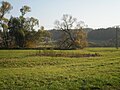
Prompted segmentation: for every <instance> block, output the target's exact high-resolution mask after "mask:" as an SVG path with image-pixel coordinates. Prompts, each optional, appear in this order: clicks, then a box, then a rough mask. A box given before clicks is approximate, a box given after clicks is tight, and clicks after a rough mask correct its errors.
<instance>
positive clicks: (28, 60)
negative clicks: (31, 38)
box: [0, 48, 120, 90]
mask: <svg viewBox="0 0 120 90" xmlns="http://www.w3.org/2000/svg"><path fill="white" fill-rule="evenodd" d="M38 52H43V51H39V50H0V90H120V50H119V49H118V50H116V49H115V48H86V49H83V50H63V51H62V50H61V51H60V50H54V51H51V52H53V54H54V53H55V52H59V53H63V54H67V53H71V54H83V53H84V54H94V53H98V54H100V56H95V57H54V56H52V57H50V56H41V55H40V56H39V55H36V54H37V53H38ZM45 52H46V53H47V52H50V50H49V51H47V50H46V51H45Z"/></svg>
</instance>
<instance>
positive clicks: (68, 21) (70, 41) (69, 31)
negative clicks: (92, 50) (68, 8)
mask: <svg viewBox="0 0 120 90" xmlns="http://www.w3.org/2000/svg"><path fill="white" fill-rule="evenodd" d="M84 26H85V24H84V22H77V19H76V18H73V17H72V16H71V15H68V14H65V15H63V17H62V21H61V22H60V21H58V20H57V21H56V22H55V28H56V29H57V30H62V31H63V36H62V39H61V40H60V42H59V47H60V48H62V49H72V48H84V47H85V46H86V45H87V43H86V34H85V33H84V32H83V27H84ZM83 43H84V44H83Z"/></svg>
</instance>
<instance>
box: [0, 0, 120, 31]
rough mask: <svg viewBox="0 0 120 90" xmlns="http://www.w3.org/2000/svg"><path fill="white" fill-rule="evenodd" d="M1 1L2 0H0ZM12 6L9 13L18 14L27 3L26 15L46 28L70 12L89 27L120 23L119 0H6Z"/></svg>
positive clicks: (49, 27) (52, 25)
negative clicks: (27, 10) (27, 11)
mask: <svg viewBox="0 0 120 90" xmlns="http://www.w3.org/2000/svg"><path fill="white" fill-rule="evenodd" d="M0 1H2V0H0ZM4 1H5V0H4ZM6 1H8V2H10V3H11V4H12V6H13V10H12V11H11V13H10V14H9V16H10V15H13V16H19V15H20V12H19V9H20V8H21V7H22V6H24V5H28V6H30V7H31V10H32V11H31V12H30V13H28V14H27V15H26V17H27V16H33V17H35V18H37V19H39V20H40V25H43V26H45V28H46V29H52V28H54V21H55V20H56V19H61V17H62V15H63V14H70V15H72V16H73V17H75V18H77V19H78V21H84V22H85V23H86V24H87V25H88V27H90V28H102V27H103V28H106V27H111V26H114V25H120V0H6Z"/></svg>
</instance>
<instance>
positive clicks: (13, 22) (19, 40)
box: [8, 17, 25, 47]
mask: <svg viewBox="0 0 120 90" xmlns="http://www.w3.org/2000/svg"><path fill="white" fill-rule="evenodd" d="M8 26H9V33H10V35H11V37H12V38H11V39H12V41H13V40H14V39H15V42H16V45H17V46H18V47H24V39H25V33H24V31H23V30H22V28H21V19H20V18H16V17H11V18H10V20H9V23H8Z"/></svg>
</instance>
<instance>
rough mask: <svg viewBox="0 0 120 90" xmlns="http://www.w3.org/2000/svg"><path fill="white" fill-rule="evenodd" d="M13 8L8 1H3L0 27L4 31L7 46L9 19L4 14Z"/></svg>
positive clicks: (0, 8)
mask: <svg viewBox="0 0 120 90" xmlns="http://www.w3.org/2000/svg"><path fill="white" fill-rule="evenodd" d="M11 9H12V6H11V4H10V3H9V2H6V1H2V2H1V7H0V27H1V29H2V31H3V43H4V46H5V47H6V48H7V47H8V29H7V23H8V19H6V18H5V17H4V16H5V14H6V13H9V11H10V10H11Z"/></svg>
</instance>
